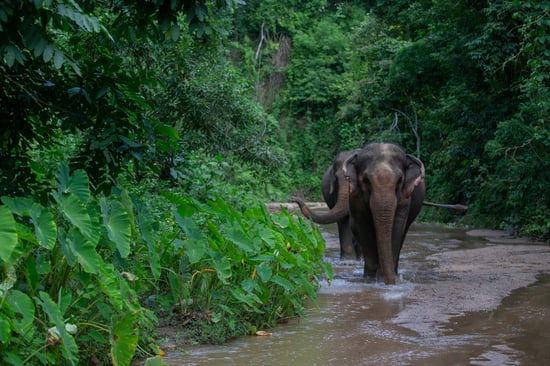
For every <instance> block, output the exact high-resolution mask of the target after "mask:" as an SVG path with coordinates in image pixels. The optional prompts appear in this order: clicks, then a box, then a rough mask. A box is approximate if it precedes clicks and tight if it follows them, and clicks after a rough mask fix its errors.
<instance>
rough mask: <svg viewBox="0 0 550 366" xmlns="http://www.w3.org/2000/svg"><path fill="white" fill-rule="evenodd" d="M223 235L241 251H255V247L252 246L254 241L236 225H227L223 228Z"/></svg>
mask: <svg viewBox="0 0 550 366" xmlns="http://www.w3.org/2000/svg"><path fill="white" fill-rule="evenodd" d="M222 230H223V233H224V234H225V237H226V239H227V240H229V241H230V242H231V243H233V244H235V245H236V246H237V247H239V248H240V249H242V250H244V251H245V252H248V253H251V252H253V251H254V246H253V245H252V240H251V239H250V237H249V236H248V235H247V234H246V233H245V232H244V231H243V230H242V229H241V228H240V226H239V225H238V224H236V223H234V224H233V225H231V224H226V225H224V226H223V229H222Z"/></svg>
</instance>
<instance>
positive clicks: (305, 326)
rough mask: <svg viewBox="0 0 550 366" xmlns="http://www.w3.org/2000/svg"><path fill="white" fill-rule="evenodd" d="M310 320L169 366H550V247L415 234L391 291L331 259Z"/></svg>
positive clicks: (333, 253)
mask: <svg viewBox="0 0 550 366" xmlns="http://www.w3.org/2000/svg"><path fill="white" fill-rule="evenodd" d="M325 237H326V239H327V260H330V261H331V262H332V263H333V267H334V270H335V278H334V280H333V281H331V282H330V283H325V284H323V287H322V288H321V290H320V292H319V296H318V299H317V301H316V302H314V303H311V304H310V305H309V307H308V310H307V315H308V317H307V319H296V320H294V321H291V322H290V323H289V324H286V325H282V326H279V327H277V328H275V329H271V330H270V332H272V333H273V335H272V336H270V337H255V336H250V337H243V338H239V339H235V340H233V341H231V342H229V343H227V344H225V345H221V346H196V347H188V348H186V350H182V352H174V351H172V352H170V353H169V354H168V355H167V357H165V358H164V362H165V363H167V364H169V365H339V366H340V365H371V364H379V365H427V366H429V365H445V366H450V365H547V364H550V246H548V245H541V244H534V243H529V242H526V241H525V242H524V241H522V240H510V239H509V238H507V237H506V236H502V235H501V234H500V233H498V232H480V231H477V232H470V233H469V234H468V233H466V232H465V231H464V230H462V229H449V228H445V227H442V226H436V225H424V224H416V225H413V227H412V229H411V232H410V233H409V235H408V236H407V239H406V242H405V246H404V248H403V251H402V256H401V260H400V266H401V267H400V273H399V276H400V280H399V282H398V284H397V285H396V286H385V285H383V284H382V283H375V282H365V281H364V280H363V279H362V276H361V274H362V266H361V263H360V262H355V261H344V262H342V261H339V260H338V259H337V255H338V254H337V253H338V246H337V245H338V244H337V237H336V235H335V233H333V232H327V233H326V234H325Z"/></svg>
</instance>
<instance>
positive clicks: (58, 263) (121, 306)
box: [0, 165, 151, 365]
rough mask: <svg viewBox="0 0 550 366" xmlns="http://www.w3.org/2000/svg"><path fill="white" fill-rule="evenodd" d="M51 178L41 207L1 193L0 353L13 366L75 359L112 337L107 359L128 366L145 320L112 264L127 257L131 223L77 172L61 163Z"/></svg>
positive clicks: (112, 200) (116, 201)
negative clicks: (52, 183) (53, 179)
mask: <svg viewBox="0 0 550 366" xmlns="http://www.w3.org/2000/svg"><path fill="white" fill-rule="evenodd" d="M57 182H58V184H57V190H54V191H51V192H50V193H51V195H52V196H53V197H54V199H55V200H54V201H52V202H49V203H48V204H47V206H42V205H41V204H39V203H37V202H33V201H32V200H31V199H27V198H10V197H2V202H3V203H4V204H5V206H0V213H1V220H0V222H1V224H0V227H1V232H2V236H4V239H6V240H5V241H3V242H4V243H5V244H6V245H3V246H2V252H1V254H2V256H1V258H0V259H1V262H0V263H1V265H2V271H3V274H4V275H3V278H4V280H3V282H2V286H1V293H0V295H1V297H2V299H3V301H2V305H1V307H0V318H1V319H2V320H3V321H2V325H3V329H2V336H1V337H2V340H3V344H4V346H5V348H3V349H2V351H1V353H2V355H1V357H2V359H9V360H11V361H9V362H10V363H11V364H14V365H18V364H21V365H23V364H48V363H60V362H63V363H65V362H66V363H69V364H79V362H81V361H82V362H84V361H86V360H88V361H89V359H90V357H100V356H98V355H99V354H101V353H95V352H91V353H87V352H86V350H87V349H88V348H89V347H93V348H92V349H95V348H98V349H101V348H106V347H108V343H107V342H108V341H106V339H108V337H106V335H108V334H111V339H115V340H116V342H112V344H111V349H112V352H111V359H110V360H111V362H112V363H113V364H121V365H128V364H129V362H130V360H131V359H132V357H133V355H134V353H135V350H136V345H137V331H138V330H139V329H140V327H142V328H141V330H142V331H143V330H145V329H147V327H149V326H151V321H150V319H149V318H150V315H148V310H146V309H143V308H141V306H140V305H139V303H138V302H137V301H136V300H137V294H136V293H135V292H134V291H133V290H132V289H131V288H130V286H129V284H128V282H127V279H126V278H127V277H128V276H129V275H128V273H127V274H126V276H125V275H124V273H125V272H123V270H122V268H121V267H120V266H119V265H117V266H116V267H115V266H114V265H113V264H112V263H111V262H112V261H113V260H114V259H115V258H120V259H124V258H127V257H128V256H129V254H130V246H131V244H130V241H129V229H130V225H135V223H133V222H131V221H130V217H131V215H130V214H129V213H128V211H127V210H126V208H125V206H124V204H123V203H122V201H121V198H119V197H116V196H109V197H101V198H100V199H96V198H95V197H93V196H92V195H91V193H90V190H89V181H88V177H87V175H86V174H85V173H84V172H83V171H80V170H76V171H74V172H73V173H72V174H71V173H70V172H69V169H68V167H67V166H66V165H62V166H61V168H60V169H59V172H58V174H57ZM126 203H127V202H126ZM130 210H131V211H133V208H132V207H130ZM14 217H15V219H14ZM102 223H103V225H102ZM113 232H116V234H113ZM132 242H133V241H132ZM132 246H133V245H132ZM114 263H117V261H115V262H114ZM130 315H131V317H130ZM101 334H103V336H101ZM44 342H46V343H45V344H44ZM103 354H105V353H103ZM94 355H95V356H94ZM62 360H64V361H62ZM103 361H106V360H103Z"/></svg>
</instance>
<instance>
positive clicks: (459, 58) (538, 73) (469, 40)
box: [237, 0, 550, 239]
mask: <svg viewBox="0 0 550 366" xmlns="http://www.w3.org/2000/svg"><path fill="white" fill-rule="evenodd" d="M250 3H251V5H250V7H249V8H247V9H241V11H243V12H245V14H244V15H242V16H241V17H240V18H238V19H245V20H247V21H248V22H249V24H251V26H250V27H248V28H246V32H247V33H246V37H243V36H242V34H241V35H240V38H239V37H237V39H241V40H243V42H244V41H249V40H250V41H252V42H251V47H253V49H254V50H260V49H261V50H262V61H263V63H262V64H259V63H255V64H254V67H255V68H257V69H258V70H259V71H257V75H259V76H260V78H261V80H269V77H270V75H274V74H275V73H278V75H277V77H279V78H282V79H284V81H285V84H284V87H282V88H281V87H279V89H278V94H277V96H276V97H275V100H276V103H275V107H273V110H274V113H277V115H278V116H279V119H280V123H281V128H282V130H283V136H285V138H286V142H287V146H288V151H289V153H290V162H289V163H290V164H289V166H290V170H291V171H293V172H295V173H296V175H295V176H296V177H297V178H294V183H295V184H297V185H298V186H301V188H300V189H302V190H303V191H305V192H306V193H307V192H317V194H315V196H317V197H318V196H319V194H318V188H317V187H318V186H319V183H318V182H319V180H320V177H321V176H322V173H323V171H324V170H325V169H326V167H327V166H328V164H329V162H330V160H331V159H332V157H333V156H334V155H335V153H336V152H337V151H339V150H343V149H348V148H355V147H357V146H361V145H362V144H363V143H364V142H368V141H393V142H397V143H400V144H401V145H403V146H404V147H405V149H406V150H407V151H408V152H411V153H415V154H416V155H418V156H419V157H420V158H421V159H422V160H423V161H424V163H425V165H426V168H427V183H428V197H429V198H430V200H433V201H447V202H453V203H454V202H461V203H466V204H469V205H470V206H471V210H470V211H469V215H468V216H467V217H465V218H464V221H465V222H469V223H470V224H477V225H490V226H492V227H499V228H507V229H511V230H513V231H515V232H519V233H528V234H529V235H535V236H537V237H540V238H543V239H548V229H547V222H548V221H549V220H548V217H549V216H548V204H547V203H546V202H548V199H547V196H548V193H549V191H548V188H547V184H545V182H546V181H547V180H546V178H545V174H544V172H545V171H546V169H545V164H546V161H548V160H549V159H550V158H549V156H548V149H547V148H546V144H545V143H543V142H542V141H543V139H544V138H546V137H547V136H546V134H545V133H544V131H546V130H547V129H548V108H549V107H548V106H549V96H550V91H549V89H548V78H549V76H548V75H550V72H549V63H548V51H547V50H546V49H547V47H546V44H547V38H548V33H549V26H550V22H549V17H548V10H549V9H548V6H549V5H548V3H546V2H537V1H521V2H520V1H512V0H509V1H499V2H470V1H455V2H445V1H436V2H429V1H428V2H426V1H412V2H411V1H371V2H362V3H358V2H338V3H337V4H336V3H335V4H332V3H330V2H328V3H326V4H324V6H321V5H320V4H319V6H316V7H315V6H313V7H311V8H309V7H306V6H304V7H300V6H293V5H294V4H293V5H292V6H291V5H290V3H292V2H290V3H288V4H287V5H288V6H289V8H292V11H291V12H289V14H285V15H284V16H282V17H281V19H277V18H276V17H275V16H274V14H276V10H275V9H276V7H274V6H273V5H272V4H271V3H269V2H268V3H265V2H259V1H258V2H256V1H252V2H250ZM270 4H271V5H270ZM248 10H251V12H250V13H249V12H248ZM312 12H313V14H314V16H313V17H307V20H306V15H312ZM342 14H345V15H346V16H344V17H341V15H342ZM243 27H244V25H243ZM265 29H269V32H265ZM261 30H262V31H261ZM282 34H286V35H289V37H290V40H289V42H288V43H289V44H291V45H292V48H291V50H290V51H289V55H290V56H289V59H288V60H287V65H286V66H285V68H284V69H281V68H279V69H277V68H276V67H274V66H275V65H276V64H277V63H276V61H277V57H276V56H278V53H276V52H275V51H277V52H278V49H277V47H275V46H272V44H275V43H276V42H277V41H278V40H279V39H281V37H282ZM262 41H263V42H264V43H262ZM241 44H242V42H241ZM264 44H265V46H264ZM240 52H241V54H243V55H246V54H249V53H247V52H245V51H242V50H241V51H240ZM256 55H258V52H256ZM269 55H270V56H269ZM249 65H250V63H246V64H245V67H250V66H249ZM262 71H265V73H266V74H262ZM279 74H280V75H279ZM265 85H268V86H270V84H269V83H266V84H265ZM266 93H268V92H266ZM268 94H269V93H268ZM268 107H270V108H272V106H270V105H268ZM529 169H530V170H529ZM535 172H536V173H535ZM311 175H313V176H314V177H317V179H310V176H311ZM533 195H536V196H538V197H543V200H542V202H545V204H543V205H540V204H538V203H537V202H541V201H540V200H535V199H531V197H532V196H533ZM437 218H438V219H444V220H450V219H453V217H452V216H451V215H450V214H445V213H441V214H438V217H437Z"/></svg>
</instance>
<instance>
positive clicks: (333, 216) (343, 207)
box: [292, 180, 350, 225]
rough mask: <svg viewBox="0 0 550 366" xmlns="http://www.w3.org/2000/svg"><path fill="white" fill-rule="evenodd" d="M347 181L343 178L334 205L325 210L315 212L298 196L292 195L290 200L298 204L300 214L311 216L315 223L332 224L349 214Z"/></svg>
mask: <svg viewBox="0 0 550 366" xmlns="http://www.w3.org/2000/svg"><path fill="white" fill-rule="evenodd" d="M349 185H350V183H349V181H347V180H344V181H343V182H342V183H341V184H340V185H339V187H338V196H337V199H336V204H335V205H334V207H332V208H330V210H329V211H327V212H316V211H313V210H312V209H310V208H309V207H308V206H307V205H306V203H305V202H304V201H303V200H302V199H301V198H299V197H292V201H294V202H296V203H297V204H298V206H300V210H301V211H302V214H303V215H304V216H305V217H307V218H311V219H312V220H313V221H314V222H316V223H317V224H322V225H324V224H332V223H334V222H337V221H339V220H342V219H343V218H344V217H346V216H347V215H349V207H348V199H349Z"/></svg>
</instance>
